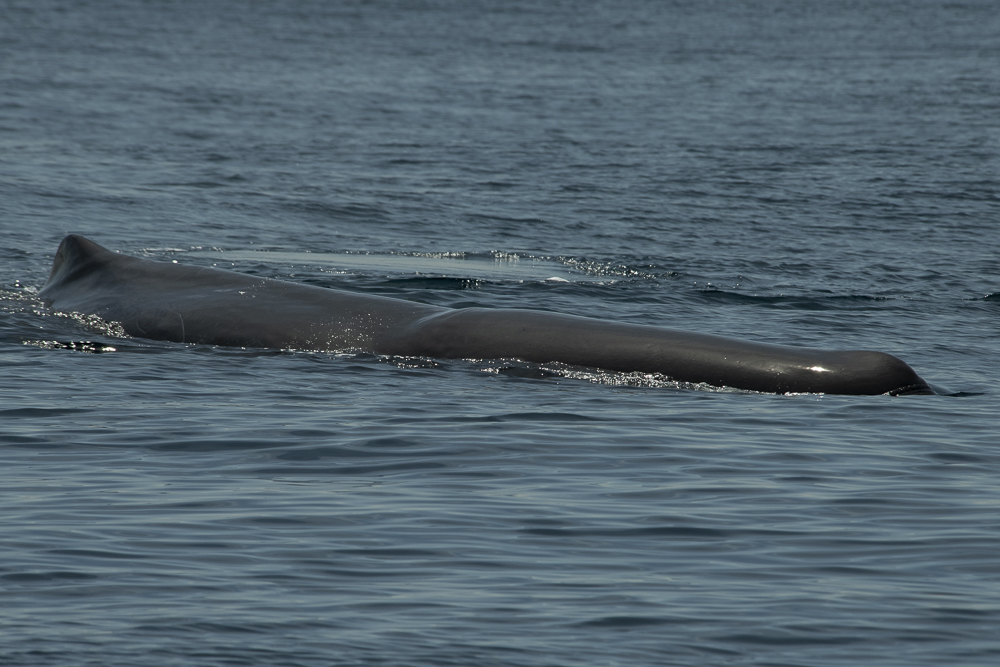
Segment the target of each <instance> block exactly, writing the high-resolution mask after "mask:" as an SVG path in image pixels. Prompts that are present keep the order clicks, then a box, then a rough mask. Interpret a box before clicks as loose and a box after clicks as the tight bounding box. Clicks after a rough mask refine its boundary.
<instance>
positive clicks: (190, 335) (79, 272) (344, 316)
mask: <svg viewBox="0 0 1000 667" xmlns="http://www.w3.org/2000/svg"><path fill="white" fill-rule="evenodd" d="M39 297H40V298H41V299H42V300H43V302H44V303H45V304H46V306H48V307H50V308H52V309H54V310H57V311H61V312H75V313H82V314H85V315H96V316H98V317H100V318H102V319H103V320H105V321H108V322H116V323H119V324H120V325H121V327H122V328H123V329H124V331H125V333H127V334H128V335H130V336H135V337H142V338H150V339H155V340H167V341H175V342H179V343H197V344H208V345H223V346H236V347H262V348H282V349H302V350H329V351H332V350H358V351H366V352H373V353H376V354H384V355H399V356H411V357H431V358H441V359H459V358H460V359H521V360H524V361H529V362H536V363H548V362H561V363H564V364H570V365H574V366H585V367H591V368H600V369H606V370H611V371H623V372H632V371H640V372H647V373H660V374H662V375H664V376H667V377H669V378H671V379H672V380H676V381H681V382H692V383H706V384H709V385H714V386H718V387H734V388H737V389H746V390H751V391H760V392H772V393H792V392H795V393H798V392H802V393H828V394H855V395H865V394H867V395H875V394H893V395H899V394H921V393H925V394H929V393H933V392H932V391H931V390H930V388H929V387H928V385H927V383H926V382H924V381H923V380H922V379H921V378H920V377H919V376H918V375H917V374H916V373H915V372H914V371H913V369H912V368H910V367H909V366H908V365H907V364H906V363H905V362H903V361H902V360H900V359H898V358H897V357H894V356H892V355H889V354H885V353H883V352H872V351H863V350H848V351H834V350H817V349H808V348H793V347H785V346H780V345H771V344H765V343H755V342H746V341H740V340H736V339H731V338H724V337H721V336H714V335H708V334H700V333H691V332H687V331H679V330H675V329H668V328H662V327H653V326H646V325H639V324H628V323H623V322H613V321H605V320H598V319H592V318H586V317H579V316H576V315H567V314H559V313H552V312H547V311H538V310H525V309H512V308H503V309H500V308H497V309H493V308H458V309H453V308H444V307H440V306H432V305H427V304H422V303H416V302H413V301H406V300H402V299H393V298H389V297H383V296H374V295H364V294H357V293H352V292H345V291H340V290H335V289H328V288H323V287H315V286H312V285H303V284H298V283H291V282H286V281H281V280H273V279H268V278H258V277H254V276H250V275H246V274H241V273H236V272H232V271H224V270H221V269H215V268H207V267H199V266H188V265H184V264H176V263H166V262H158V261H153V260H147V259H141V258H138V257H132V256H129V255H123V254H119V253H116V252H112V251H110V250H108V249H107V248H104V247H102V246H100V245H98V244H97V243H94V242H93V241H91V240H89V239H86V238H84V237H82V236H78V235H75V234H71V235H69V236H67V237H66V238H65V239H63V241H62V243H61V244H60V246H59V249H58V251H57V252H56V256H55V260H54V262H53V266H52V272H51V275H50V276H49V279H48V281H47V282H46V284H45V286H44V287H43V288H42V289H41V290H40V291H39Z"/></svg>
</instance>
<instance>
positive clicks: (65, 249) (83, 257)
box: [42, 234, 114, 291]
mask: <svg viewBox="0 0 1000 667" xmlns="http://www.w3.org/2000/svg"><path fill="white" fill-rule="evenodd" d="M104 255H114V253H113V252H111V251H110V250H108V249H107V248H105V247H104V246H102V245H100V244H97V243H94V242H93V241H91V240H90V239H88V238H86V237H84V236H80V235H79V234H68V235H67V236H66V238H64V239H63V240H62V243H60V244H59V249H58V250H56V256H55V258H54V259H53V260H52V272H51V273H49V279H48V280H47V281H46V282H45V286H44V287H43V288H42V290H43V291H44V290H45V289H46V288H48V287H51V286H53V285H55V284H57V283H58V282H61V281H63V280H65V279H66V278H67V277H68V276H70V275H71V274H73V273H75V272H76V271H78V270H79V269H80V268H82V267H85V266H87V265H88V264H90V263H92V262H94V261H99V260H100V259H101V257H102V256H104Z"/></svg>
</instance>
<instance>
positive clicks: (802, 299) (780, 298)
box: [697, 289, 892, 310]
mask: <svg viewBox="0 0 1000 667" xmlns="http://www.w3.org/2000/svg"><path fill="white" fill-rule="evenodd" d="M697 295H698V296H699V297H700V298H701V300H703V301H708V302H714V303H718V302H725V303H731V304H737V305H739V304H746V305H762V306H770V307H773V308H786V309H792V310H839V309H843V308H850V309H852V310H857V309H858V306H859V305H860V306H862V307H865V306H867V307H869V308H873V307H874V305H873V304H876V303H881V302H884V301H890V300H892V299H891V297H886V296H870V295H867V294H838V295H830V296H809V295H790V294H789V295H786V294H777V295H761V294H743V293H741V292H729V291H726V290H720V289H702V290H699V291H698V292H697Z"/></svg>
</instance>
